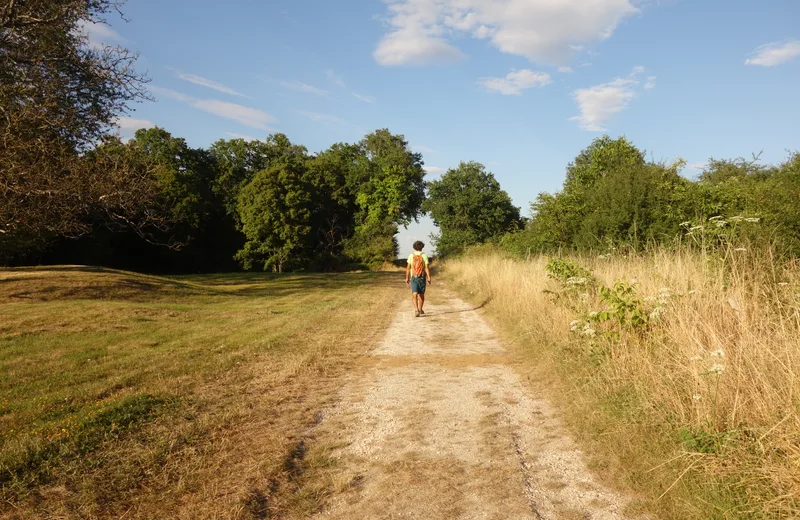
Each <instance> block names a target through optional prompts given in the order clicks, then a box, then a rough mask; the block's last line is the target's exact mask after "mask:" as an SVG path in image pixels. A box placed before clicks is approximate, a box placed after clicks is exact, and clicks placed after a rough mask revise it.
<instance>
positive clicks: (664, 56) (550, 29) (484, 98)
mask: <svg viewBox="0 0 800 520" xmlns="http://www.w3.org/2000/svg"><path fill="white" fill-rule="evenodd" d="M124 11H125V14H126V17H127V18H128V19H129V22H128V23H125V22H123V21H121V20H119V19H117V18H111V19H110V20H109V21H110V24H111V26H110V27H105V26H94V27H90V28H89V32H90V37H91V39H92V40H93V41H95V42H99V41H102V42H106V43H110V44H115V43H119V44H122V45H125V46H127V47H129V48H131V49H133V50H136V51H138V52H140V53H141V57H140V60H139V64H138V66H139V69H141V70H146V71H147V72H148V75H149V76H150V78H152V82H151V91H152V93H153V95H154V97H155V98H156V99H157V101H156V102H155V103H144V104H140V105H136V107H135V109H136V110H135V112H132V113H131V114H129V117H128V118H124V119H121V120H120V126H121V130H120V131H121V133H122V134H123V135H129V134H130V133H132V132H133V131H134V130H135V129H136V128H138V127H145V126H152V125H157V126H161V127H164V128H166V129H167V130H168V131H170V132H171V133H172V134H173V135H176V136H180V137H184V138H186V139H187V141H188V142H189V143H190V144H191V145H193V146H207V145H209V144H210V143H212V142H213V141H215V140H217V139H219V138H230V137H238V136H248V137H253V138H263V137H265V136H266V135H268V134H269V133H272V132H283V133H286V134H287V135H288V136H289V138H290V139H291V140H292V141H294V142H297V143H300V144H304V145H306V146H307V147H308V148H309V150H310V151H312V152H316V151H320V150H323V149H325V148H327V147H328V146H330V145H331V144H332V143H335V142H342V141H344V142H353V141H357V140H359V139H360V138H361V137H362V136H363V135H364V134H366V133H368V132H370V131H372V130H374V129H376V128H389V129H390V130H391V131H392V132H394V133H401V134H404V135H405V136H406V138H407V140H408V141H409V142H410V143H411V145H412V147H413V148H414V149H415V150H416V151H419V152H421V153H422V154H423V156H424V159H425V164H426V168H428V171H429V177H430V178H435V177H436V176H438V175H440V174H441V173H442V172H443V171H445V170H446V169H447V168H450V167H454V166H457V164H458V162H459V161H462V160H464V161H466V160H476V161H480V162H482V163H483V164H485V165H486V166H487V168H488V169H489V170H490V171H492V172H493V173H494V174H495V176H496V177H497V179H498V180H499V181H500V183H501V185H502V186H503V188H504V189H505V190H506V191H508V192H509V194H510V195H511V196H512V198H513V199H514V202H515V203H516V204H517V205H519V206H520V207H522V209H523V212H524V213H527V211H528V207H529V203H530V201H531V200H533V199H534V198H535V197H536V195H537V194H538V193H539V192H541V191H555V190H558V189H559V188H560V186H561V183H562V182H563V179H564V169H565V166H566V165H567V163H568V162H569V161H570V160H571V159H572V158H574V157H575V155H577V153H578V152H579V151H580V150H581V149H583V148H585V147H586V146H587V145H588V144H589V143H590V142H591V140H592V139H593V138H594V137H596V136H599V135H602V134H603V133H608V134H610V135H612V136H618V135H625V136H627V137H628V138H629V139H631V140H632V141H633V142H634V144H636V145H637V146H638V147H639V148H640V149H645V150H647V152H648V154H651V155H652V157H653V158H655V159H657V160H661V159H663V160H668V161H669V160H673V159H676V158H678V157H682V158H684V159H686V160H687V161H688V163H689V165H690V167H689V168H687V169H686V170H685V171H684V174H685V175H687V176H693V175H696V174H697V173H699V169H700V168H701V167H702V164H703V163H704V162H705V161H706V160H707V159H708V158H709V157H712V156H713V157H715V158H734V157H739V156H749V155H750V154H751V153H754V152H755V153H758V152H763V154H762V159H763V160H764V161H765V162H779V161H781V160H782V159H784V158H785V157H786V156H787V150H795V149H798V148H800V146H798V144H799V143H800V102H798V89H797V85H800V2H797V1H796V0H767V1H763V2H752V1H745V0H725V1H722V0H705V1H703V2H697V1H692V0H660V1H659V0H559V1H553V0H388V1H381V0H346V1H345V0H340V1H331V0H271V1H242V0H230V1H228V2H224V3H220V2H216V1H214V2H212V1H210V0H191V1H189V0H170V1H168V2H165V1H163V0H160V1H155V0H130V1H129V2H128V3H127V4H126V5H125V6H124ZM431 229H432V224H431V223H430V222H429V221H427V220H426V221H423V222H422V223H421V224H419V225H413V226H412V227H411V228H409V230H404V231H403V232H402V233H401V236H400V243H401V253H407V252H408V250H409V249H410V243H411V242H413V240H415V239H416V238H421V239H423V240H425V241H427V235H428V233H430V231H431Z"/></svg>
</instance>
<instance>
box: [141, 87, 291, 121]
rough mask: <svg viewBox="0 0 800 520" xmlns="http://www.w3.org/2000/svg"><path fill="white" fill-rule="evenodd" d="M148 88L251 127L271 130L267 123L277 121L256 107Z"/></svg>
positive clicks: (164, 89) (165, 89)
mask: <svg viewBox="0 0 800 520" xmlns="http://www.w3.org/2000/svg"><path fill="white" fill-rule="evenodd" d="M150 90H151V91H152V92H153V93H154V94H156V95H157V96H158V95H160V96H162V97H165V98H169V99H174V100H176V101H181V102H183V103H187V104H188V105H190V106H192V107H194V108H196V109H198V110H202V111H204V112H207V113H209V114H214V115H215V116H218V117H222V118H225V119H230V120H231V121H236V122H237V123H241V124H243V125H245V126H249V127H251V128H258V129H260V130H267V131H269V130H271V129H270V127H269V125H270V124H275V123H277V122H278V120H277V119H276V118H275V117H273V116H272V115H270V114H268V113H266V112H264V111H263V110H259V109H257V108H252V107H248V106H244V105H239V104H237V103H230V102H228V101H221V100H219V99H198V98H195V97H192V96H187V95H186V94H183V93H181V92H177V91H175V90H171V89H168V88H163V87H158V86H151V87H150Z"/></svg>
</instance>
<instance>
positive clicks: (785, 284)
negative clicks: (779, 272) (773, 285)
mask: <svg viewBox="0 0 800 520" xmlns="http://www.w3.org/2000/svg"><path fill="white" fill-rule="evenodd" d="M778 285H780V286H781V287H786V286H787V285H789V282H778Z"/></svg>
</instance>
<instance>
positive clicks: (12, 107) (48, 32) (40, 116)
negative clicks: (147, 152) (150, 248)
mask: <svg viewBox="0 0 800 520" xmlns="http://www.w3.org/2000/svg"><path fill="white" fill-rule="evenodd" d="M117 7H118V3H117V2H115V1H113V0H64V1H56V0H32V1H25V2H20V1H15V0H5V1H2V2H0V116H2V117H0V121H2V122H0V143H2V146H0V250H2V251H4V252H5V253H6V254H14V253H18V252H21V251H25V250H28V249H31V248H33V247H37V246H41V245H42V244H43V243H44V242H45V241H46V240H47V239H48V238H50V237H54V236H78V235H80V234H83V233H86V232H88V231H90V230H91V229H92V226H91V225H90V224H88V223H87V221H86V216H87V215H88V213H89V212H96V211H103V212H104V213H105V214H106V215H108V216H109V217H114V218H116V221H117V222H126V223H131V224H133V225H134V226H136V227H142V226H144V225H145V224H144V223H142V222H140V221H139V220H140V219H142V218H145V219H149V220H150V221H152V222H153V223H155V224H158V225H161V224H165V223H166V222H167V221H168V219H167V218H166V217H165V216H164V215H161V214H159V213H158V212H156V211H145V210H143V208H144V207H146V206H148V205H149V204H151V203H152V199H151V198H150V197H151V195H152V194H153V193H154V191H153V189H152V186H151V185H150V184H149V181H150V180H151V179H152V177H151V175H150V174H151V172H149V171H147V170H146V169H144V170H142V169H135V168H132V169H122V168H123V167H125V168H127V167H129V166H132V165H131V164H128V163H125V162H117V163H116V165H115V168H113V169H112V170H111V171H104V170H100V169H98V168H97V164H96V163H92V162H91V161H87V160H86V158H85V157H84V155H83V153H84V152H85V151H86V150H87V149H89V148H91V147H93V146H95V144H96V143H98V142H102V141H103V139H104V137H105V136H106V135H107V134H108V133H109V131H110V129H111V127H112V126H113V124H114V122H115V119H116V117H117V116H118V115H119V114H121V113H123V112H124V111H125V107H126V106H127V104H128V103H129V102H131V101H136V100H141V99H144V98H145V91H144V89H143V82H144V81H145V78H143V77H142V76H140V75H137V74H136V72H135V71H134V68H133V66H134V63H135V61H136V56H135V55H134V54H131V53H130V52H129V51H127V50H126V49H123V48H119V47H109V46H98V45H89V41H88V37H87V36H86V34H85V28H86V27H87V26H89V25H90V24H93V23H103V22H104V17H105V16H106V15H107V14H108V13H110V12H112V11H114V10H116V9H117Z"/></svg>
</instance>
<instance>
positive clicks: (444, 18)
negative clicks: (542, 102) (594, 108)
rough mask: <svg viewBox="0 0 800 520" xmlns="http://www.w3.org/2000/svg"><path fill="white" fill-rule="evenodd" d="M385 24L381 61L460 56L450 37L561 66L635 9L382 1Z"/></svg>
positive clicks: (525, 0) (511, 1)
mask: <svg viewBox="0 0 800 520" xmlns="http://www.w3.org/2000/svg"><path fill="white" fill-rule="evenodd" d="M386 3H387V9H388V17H387V19H386V20H385V21H386V23H387V24H388V25H389V27H390V29H389V31H388V33H387V34H385V35H384V37H383V38H382V39H381V41H380V42H379V43H378V46H377V48H376V49H375V51H374V53H373V57H374V58H375V61H377V62H378V63H379V64H381V65H421V64H430V63H442V62H453V61H459V60H461V59H463V57H464V55H463V53H462V52H461V50H459V49H458V48H457V47H456V46H455V45H453V43H451V41H457V39H458V38H460V37H463V36H468V37H472V38H475V39H478V40H486V41H488V42H491V44H492V45H494V47H496V48H497V49H499V50H500V51H501V52H505V53H508V54H514V55H517V56H524V57H526V58H528V59H529V60H530V61H532V62H535V63H549V64H554V65H565V64H566V62H567V61H568V60H569V58H570V57H571V56H573V55H574V54H576V53H579V52H585V51H586V48H587V46H588V45H591V44H593V43H597V42H600V41H603V40H605V39H607V38H609V37H610V36H611V35H612V34H613V33H614V31H615V30H616V28H617V26H618V25H619V24H620V23H621V22H622V20H624V19H625V18H627V17H630V16H633V15H635V14H637V13H639V12H640V11H639V9H638V8H637V7H636V4H638V3H639V2H636V1H633V0H593V1H592V2H586V1H585V0H559V1H557V2H554V1H553V0H504V1H503V2H502V7H498V2H497V1H496V0H386Z"/></svg>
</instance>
